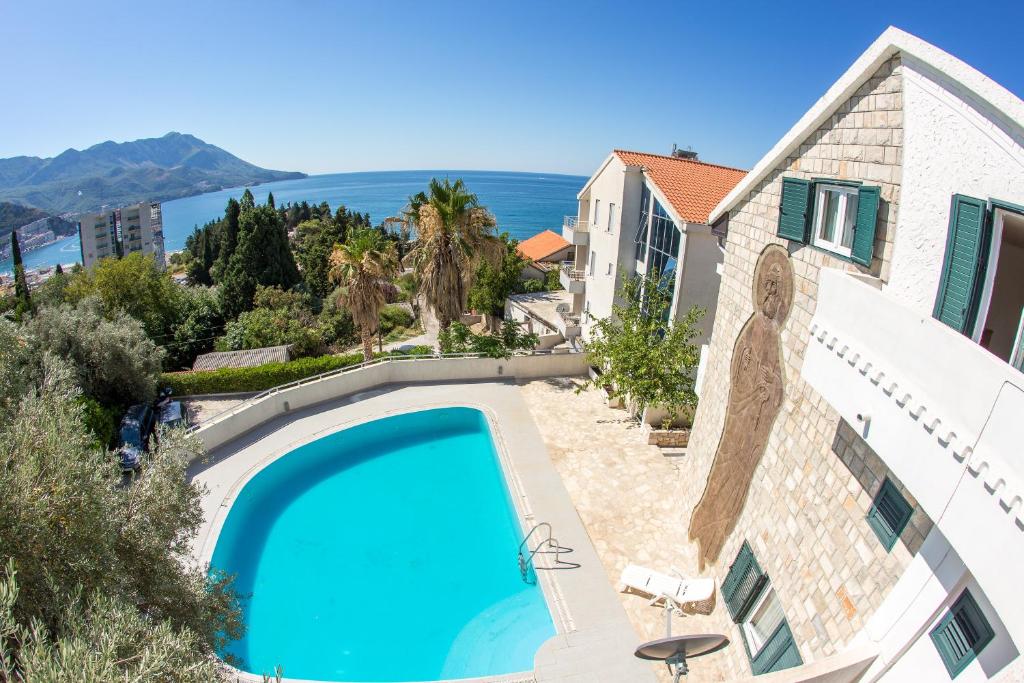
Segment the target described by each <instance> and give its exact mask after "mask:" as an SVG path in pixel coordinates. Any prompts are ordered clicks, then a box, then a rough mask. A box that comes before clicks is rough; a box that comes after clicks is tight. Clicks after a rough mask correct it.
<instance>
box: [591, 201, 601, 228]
mask: <svg viewBox="0 0 1024 683" xmlns="http://www.w3.org/2000/svg"><path fill="white" fill-rule="evenodd" d="M592 223H593V225H594V227H597V226H598V225H601V200H600V199H595V200H594V220H593V221H592Z"/></svg>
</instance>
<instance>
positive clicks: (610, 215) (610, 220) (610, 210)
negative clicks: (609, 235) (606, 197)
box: [605, 204, 615, 232]
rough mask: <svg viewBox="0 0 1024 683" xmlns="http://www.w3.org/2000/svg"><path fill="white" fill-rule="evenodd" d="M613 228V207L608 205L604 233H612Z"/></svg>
mask: <svg viewBox="0 0 1024 683" xmlns="http://www.w3.org/2000/svg"><path fill="white" fill-rule="evenodd" d="M614 228H615V205H614V204H609V205H608V226H607V227H606V228H605V231H606V232H612V230H614Z"/></svg>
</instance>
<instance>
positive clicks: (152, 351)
mask: <svg viewBox="0 0 1024 683" xmlns="http://www.w3.org/2000/svg"><path fill="white" fill-rule="evenodd" d="M23 334H24V337H25V343H26V344H27V346H28V348H29V349H30V350H32V352H33V354H34V359H35V363H36V366H37V367H41V364H42V360H43V357H44V356H45V355H46V354H52V355H53V356H56V357H58V358H64V359H66V360H67V361H69V362H70V363H71V366H72V369H73V371H74V375H75V380H76V382H77V384H78V386H79V387H80V388H81V389H82V391H83V393H84V394H85V395H86V396H88V397H90V398H94V399H96V400H97V401H99V402H101V403H109V404H121V405H127V404H129V403H133V402H136V401H149V400H152V399H153V397H154V396H155V394H156V386H157V382H158V380H159V377H160V367H161V362H162V359H163V351H162V350H161V349H160V348H158V347H157V346H156V344H154V343H153V342H152V341H151V340H150V339H149V337H148V336H146V331H145V329H144V328H143V325H142V323H141V322H139V321H138V320H137V319H135V318H133V317H132V316H130V315H129V314H127V313H126V312H124V311H122V310H115V311H113V312H112V313H110V314H109V315H107V316H105V315H104V310H103V306H102V304H101V302H100V300H99V299H98V298H97V297H87V298H86V299H83V300H82V301H81V302H79V303H78V305H77V306H71V305H69V304H64V305H62V306H57V307H52V308H44V309H42V310H40V311H38V312H37V313H36V314H35V315H34V316H32V317H31V318H30V319H28V320H27V321H26V323H25V326H24V330H23Z"/></svg>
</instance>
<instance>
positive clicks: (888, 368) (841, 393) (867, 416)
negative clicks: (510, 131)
mask: <svg viewBox="0 0 1024 683" xmlns="http://www.w3.org/2000/svg"><path fill="white" fill-rule="evenodd" d="M801 374H802V375H803V378H804V379H805V380H806V381H807V382H808V384H810V385H811V386H812V387H813V388H814V389H815V390H816V391H817V392H818V393H819V394H821V395H822V396H823V397H824V398H825V399H826V400H827V401H828V402H829V403H830V404H831V405H832V406H833V407H834V408H835V409H836V411H838V412H839V414H840V415H841V416H842V417H843V419H844V420H846V421H847V422H848V423H849V424H850V425H851V426H852V427H853V429H854V430H856V431H857V432H858V433H859V434H860V435H861V436H862V437H863V438H864V440H865V441H866V442H867V443H868V445H869V446H871V448H872V449H873V450H874V451H875V452H876V453H877V454H878V456H879V457H880V458H881V459H882V460H883V461H884V462H885V464H886V465H887V466H888V467H889V468H890V469H891V470H892V472H893V474H894V475H895V476H896V477H897V478H899V479H900V481H902V482H903V484H904V485H905V486H906V487H907V489H908V490H909V492H910V493H911V495H913V496H914V498H916V499H917V501H918V503H919V504H920V505H921V506H922V507H923V508H924V511H925V512H926V513H927V514H928V516H929V517H931V519H932V520H933V521H934V522H935V524H936V526H937V527H938V528H939V530H940V531H941V532H942V534H944V535H945V537H946V538H947V539H948V540H949V542H950V544H951V545H952V546H953V547H954V548H955V549H956V551H957V553H958V554H959V555H960V557H961V559H962V560H963V561H964V563H965V564H966V565H967V567H968V569H970V571H971V572H972V573H973V575H974V577H975V578H976V579H977V580H978V582H979V583H980V584H981V585H982V586H983V587H984V590H985V593H986V595H987V596H988V598H989V600H991V602H992V603H993V604H995V605H1000V604H1001V605H1013V604H1018V602H1017V601H1019V599H1020V586H1019V580H1018V579H1017V578H1016V576H1017V575H1018V573H1017V572H1016V571H1007V569H1008V568H1011V567H1015V568H1019V567H1021V566H1024V534H1022V533H1021V529H1024V505H1022V503H1024V460H1022V458H1021V457H1020V455H1019V454H1020V450H1021V444H1024V420H1022V419H1021V416H1022V415H1024V374H1021V373H1020V372H1019V371H1018V370H1016V369H1015V368H1013V367H1012V366H1010V365H1009V364H1008V363H1005V362H1003V361H1002V360H1000V359H999V358H997V357H996V356H994V355H992V354H991V353H989V352H988V351H986V350H985V349H983V348H981V347H980V346H978V345H977V344H975V343H974V342H972V341H971V340H970V339H968V338H967V337H965V336H963V335H961V334H958V333H957V332H955V331H953V330H952V329H950V328H949V327H947V326H946V325H944V324H942V323H940V322H938V321H937V320H935V319H933V318H931V317H926V316H922V315H920V314H918V313H917V312H915V311H913V310H911V309H909V308H906V307H904V306H903V305H902V304H900V303H898V302H896V301H895V300H893V299H891V298H890V297H888V296H886V295H885V294H884V293H883V292H881V291H880V290H878V289H876V288H875V287H872V286H871V285H869V284H867V282H865V281H863V280H861V279H858V278H857V277H855V276H852V275H849V274H846V273H843V272H840V271H836V270H829V269H825V270H822V271H821V278H820V281H819V289H818V302H817V308H816V311H815V315H814V318H813V319H812V320H811V324H810V334H809V337H808V346H807V351H806V353H805V354H804V361H803V367H802V368H801ZM996 549H998V551H997V550H996ZM1000 614H1001V616H1002V617H1003V619H1004V621H1005V622H1006V626H1007V628H1008V630H1009V631H1010V632H1011V633H1013V632H1017V633H1020V632H1024V611H1022V610H1006V611H1001V612H1000Z"/></svg>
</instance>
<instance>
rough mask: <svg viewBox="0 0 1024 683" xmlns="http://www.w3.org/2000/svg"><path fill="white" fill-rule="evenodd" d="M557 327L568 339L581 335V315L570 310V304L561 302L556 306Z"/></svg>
mask: <svg viewBox="0 0 1024 683" xmlns="http://www.w3.org/2000/svg"><path fill="white" fill-rule="evenodd" d="M555 313H556V314H557V315H556V316H555V329H557V330H558V331H559V332H561V333H562V336H563V337H565V338H566V339H572V338H573V337H578V336H580V324H581V323H580V316H579V314H574V313H572V312H571V311H570V310H569V304H559V305H558V306H557V307H556V308H555Z"/></svg>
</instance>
